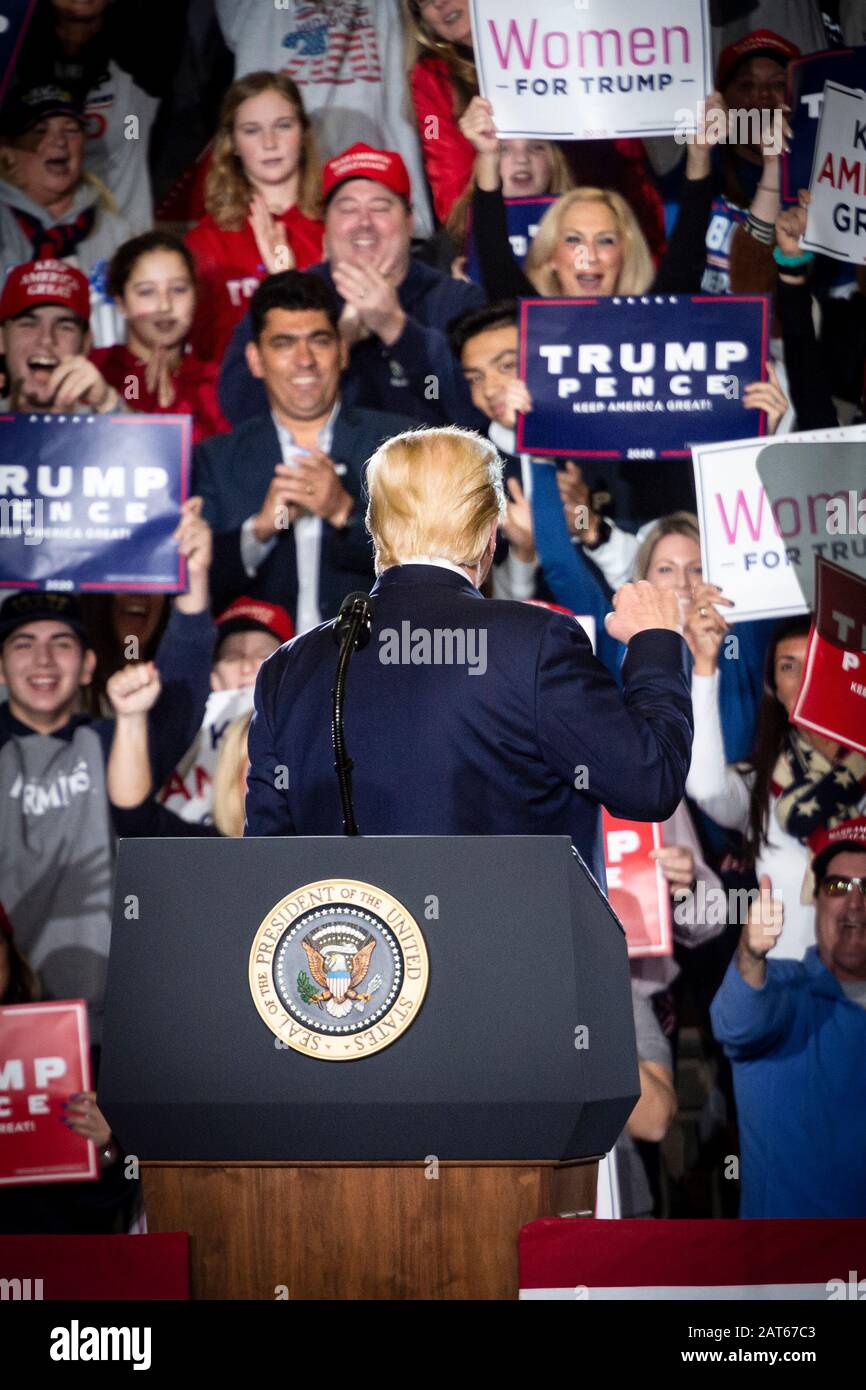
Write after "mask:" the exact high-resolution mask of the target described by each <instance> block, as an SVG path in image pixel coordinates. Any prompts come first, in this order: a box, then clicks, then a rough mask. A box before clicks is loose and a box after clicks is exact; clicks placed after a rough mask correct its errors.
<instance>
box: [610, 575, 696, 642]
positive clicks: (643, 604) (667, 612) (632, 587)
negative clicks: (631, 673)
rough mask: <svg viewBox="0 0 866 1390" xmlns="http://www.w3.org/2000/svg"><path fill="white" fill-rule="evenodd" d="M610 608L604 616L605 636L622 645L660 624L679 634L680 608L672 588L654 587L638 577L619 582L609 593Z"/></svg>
mask: <svg viewBox="0 0 866 1390" xmlns="http://www.w3.org/2000/svg"><path fill="white" fill-rule="evenodd" d="M613 610H614V611H613V612H612V613H608V615H607V617H606V618H605V620H604V625H605V628H606V629H607V632H608V634H609V636H611V637H613V638H615V639H616V641H617V642H623V643H625V644H626V645H628V643H629V642H630V641H631V639H632V638H633V637H636V636H637V634H638V633H639V632H650V631H652V630H653V629H655V628H662V629H664V630H666V631H668V632H678V633H680V635H682V630H683V629H682V626H681V624H680V610H679V604H678V602H677V596H676V594H675V593H674V591H673V589H657V588H656V587H655V586H654V585H653V584H650V583H648V582H647V580H646V579H641V580H639V581H638V583H637V584H623V586H622V588H621V589H617V591H616V593H615V594H614V596H613Z"/></svg>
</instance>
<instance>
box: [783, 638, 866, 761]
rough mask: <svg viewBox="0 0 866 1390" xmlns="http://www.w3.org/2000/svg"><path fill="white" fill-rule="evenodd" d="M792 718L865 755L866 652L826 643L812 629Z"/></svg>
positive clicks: (804, 726)
mask: <svg viewBox="0 0 866 1390" xmlns="http://www.w3.org/2000/svg"><path fill="white" fill-rule="evenodd" d="M791 719H792V720H793V722H794V723H795V724H800V725H801V726H802V727H803V728H804V729H811V730H812V731H813V732H814V733H816V734H823V735H824V737H825V738H832V739H835V740H836V742H837V743H842V744H844V745H845V747H846V748H856V749H857V751H858V752H859V753H866V653H864V652H855V651H851V650H850V649H847V648H845V647H837V646H835V645H834V644H833V643H832V642H826V641H825V640H824V638H823V637H822V636H821V634H820V633H819V632H818V629H817V628H816V627H813V628H812V631H811V632H810V633H809V645H808V647H807V648H806V662H805V665H804V668H803V680H802V683H801V685H800V690H799V693H798V695H797V703H796V704H795V705H794V711H793V714H792V715H791Z"/></svg>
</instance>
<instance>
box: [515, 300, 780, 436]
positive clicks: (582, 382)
mask: <svg viewBox="0 0 866 1390" xmlns="http://www.w3.org/2000/svg"><path fill="white" fill-rule="evenodd" d="M768 320H769V313H768V302H767V299H766V296H764V295H732V294H727V295H710V296H706V297H703V296H700V295H661V294H644V295H614V296H613V297H609V298H604V299H524V300H521V304H520V375H521V377H522V378H523V380H524V381H525V382H526V384H527V386H528V387H529V391H530V394H531V396H532V410H531V412H529V413H528V414H526V415H520V416H518V426H517V446H518V449H519V450H520V451H521V452H526V453H531V454H539V455H567V454H572V455H577V456H580V457H583V458H607V459H619V458H625V459H642V458H645V459H656V458H658V459H664V458H672V459H673V458H688V456H689V448H690V445H691V444H694V443H697V442H698V441H703V440H722V439H736V438H742V437H744V436H747V435H750V434H753V433H754V432H755V429H756V428H757V430H758V432H761V431H762V429H763V427H764V419H765V417H764V416H763V415H762V414H759V413H758V412H756V411H754V410H746V409H745V408H744V407H743V404H742V399H741V398H742V395H743V390H744V388H745V387H746V386H747V385H748V384H749V382H752V381H758V380H760V379H761V378H762V377H763V376H764V371H765V368H764V362H765V359H766V352H767V331H768Z"/></svg>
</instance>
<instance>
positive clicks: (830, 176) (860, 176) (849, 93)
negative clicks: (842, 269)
mask: <svg viewBox="0 0 866 1390" xmlns="http://www.w3.org/2000/svg"><path fill="white" fill-rule="evenodd" d="M809 192H810V193H811V195H812V197H811V200H810V203H809V213H808V217H807V220H806V231H805V234H804V235H803V237H802V238H801V245H802V246H804V247H805V248H806V249H807V250H808V251H822V252H823V253H824V255H826V256H833V257H835V259H836V260H837V261H852V262H853V263H854V264H856V265H862V264H863V263H864V262H866V94H864V93H863V92H859V91H855V90H854V89H853V88H852V87H841V86H840V85H839V84H838V83H837V82H827V83H825V84H824V104H823V106H822V108H821V120H820V123H819V125H818V136H817V139H816V141H815V158H814V160H813V162H812V178H811V182H810V184H809Z"/></svg>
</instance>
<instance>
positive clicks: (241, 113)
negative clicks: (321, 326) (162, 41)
mask: <svg viewBox="0 0 866 1390" xmlns="http://www.w3.org/2000/svg"><path fill="white" fill-rule="evenodd" d="M319 183H320V179H319V164H318V160H317V158H316V150H315V143H314V140H313V131H312V127H311V125H310V120H309V117H308V116H307V113H306V111H305V110H304V104H303V100H302V98H301V94H300V92H299V91H298V88H297V87H296V86H295V84H294V82H293V81H292V80H291V78H290V77H286V76H284V75H283V74H282V73H274V72H252V73H249V74H248V75H247V76H246V77H242V78H240V79H239V80H238V81H237V82H233V83H232V85H231V87H230V88H229V90H228V92H227V93H226V95H225V98H224V100H223V104H222V109H221V111H220V118H219V125H218V127H217V133H216V136H215V138H214V145H213V153H212V156H211V164H210V168H209V170H208V174H207V180H206V183H205V207H206V208H207V215H206V216H205V217H203V218H202V220H201V221H200V222H199V223H198V224H197V225H196V226H195V227H193V228H192V230H191V231H190V232H188V233H187V236H186V243H187V245H188V247H189V249H190V251H191V252H192V254H193V258H194V260H195V264H196V270H197V272H198V277H199V283H200V285H201V296H200V299H199V309H198V313H197V315H196V322H195V329H194V338H193V340H194V343H195V346H196V350H197V352H198V353H199V355H200V356H201V357H203V358H207V359H208V360H211V361H216V362H219V361H220V360H221V359H222V355H223V353H224V352H225V349H226V346H227V345H228V341H229V338H230V337H231V335H232V331H233V329H234V327H235V325H236V324H237V323H238V322H239V321H240V320H241V319H242V318H243V316H244V314H245V313H246V311H247V308H248V306H249V300H250V299H251V297H252V294H253V291H254V290H255V288H256V286H257V285H258V283H259V281H260V280H263V279H264V277H265V276H266V275H271V274H273V273H274V272H276V271H280V270H306V269H307V267H308V266H311V265H316V264H317V263H318V262H319V261H320V260H321V259H322V234H323V224H322V221H321V219H320V217H319V197H320V193H319Z"/></svg>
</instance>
